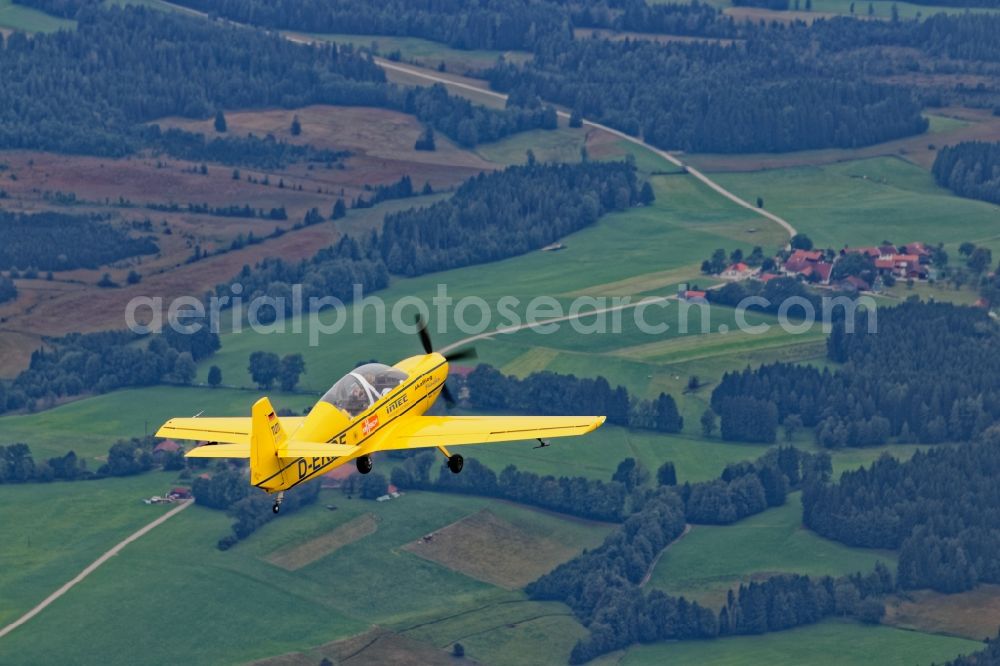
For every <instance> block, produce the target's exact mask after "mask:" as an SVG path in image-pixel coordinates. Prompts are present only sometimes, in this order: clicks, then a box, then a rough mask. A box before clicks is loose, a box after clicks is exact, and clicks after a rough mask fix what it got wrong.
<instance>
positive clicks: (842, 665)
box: [594, 620, 982, 666]
mask: <svg viewBox="0 0 1000 666" xmlns="http://www.w3.org/2000/svg"><path fill="white" fill-rule="evenodd" d="M981 649H982V643H977V642H975V641H969V640H965V639H962V638H951V637H948V636H933V635H930V634H921V633H917V632H914V631H903V630H901V629H892V628H889V627H881V626H876V627H871V626H864V625H860V624H855V623H852V622H846V621H839V620H827V621H826V622H822V623H820V624H816V625H812V626H808V627H799V628H797V629H791V630H789V631H780V632H777V633H773V634H766V635H764V636H738V637H733V638H723V639H720V640H715V641H707V642H705V641H686V642H681V643H656V644H653V645H643V646H639V647H635V648H632V649H631V650H629V651H628V653H627V654H626V655H625V657H624V659H622V660H621V661H620V662H619V663H621V664H622V666H659V665H660V664H670V665H671V666H701V665H702V664H712V666H765V665H766V666H801V665H802V664H809V666H847V665H856V666H862V665H875V664H877V665H878V666H913V665H914V664H920V665H921V666H928V665H929V664H931V663H932V662H936V663H939V664H940V663H943V662H945V661H948V660H949V659H953V658H954V657H957V656H958V655H960V654H968V653H969V652H976V651H978V650H981ZM594 663H595V664H611V663H615V662H613V661H612V660H610V659H608V660H598V661H596V662H594Z"/></svg>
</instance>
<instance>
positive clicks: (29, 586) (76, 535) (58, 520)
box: [0, 472, 177, 631]
mask: <svg viewBox="0 0 1000 666" xmlns="http://www.w3.org/2000/svg"><path fill="white" fill-rule="evenodd" d="M176 476H177V475H176V474H170V473H163V472H158V473H153V474H146V475H143V476H137V477H128V478H122V479H106V480H103V481H94V482H90V481H79V482H75V483H51V484H26V485H23V486H0V523H2V524H3V534H4V537H3V543H2V545H0V598H2V599H3V600H4V603H3V604H0V626H5V625H7V624H8V623H9V622H12V621H13V620H15V619H17V618H18V617H20V616H21V615H22V614H23V613H25V612H27V611H28V610H29V609H30V608H32V607H33V606H34V605H35V604H37V603H38V602H40V601H41V600H42V599H44V598H45V597H46V596H47V595H48V594H50V593H51V592H54V591H55V590H56V588H58V587H59V586H60V585H62V584H63V583H65V582H66V581H68V580H70V579H71V578H73V576H75V575H76V574H78V573H79V572H80V570H82V569H83V568H84V567H86V566H87V565H88V564H90V563H91V562H93V561H94V560H95V559H97V558H98V557H99V556H100V555H101V553H103V552H104V551H106V550H107V549H108V548H110V547H112V546H113V545H115V544H116V543H118V542H119V541H121V540H122V539H124V538H125V537H127V536H128V535H129V534H131V533H132V532H134V531H135V530H137V529H139V528H140V527H142V526H143V525H145V524H146V523H148V522H150V521H152V520H155V519H156V518H158V517H159V516H161V515H162V514H163V513H164V512H165V511H167V507H165V506H164V505H153V506H150V505H146V504H143V503H142V501H141V500H142V499H143V498H145V497H149V496H150V495H162V494H164V493H166V491H168V490H169V489H170V487H171V485H172V484H173V482H174V480H175V479H176ZM69 544H72V547H71V548H70V547H67V546H68V545H69ZM28 631H30V629H28Z"/></svg>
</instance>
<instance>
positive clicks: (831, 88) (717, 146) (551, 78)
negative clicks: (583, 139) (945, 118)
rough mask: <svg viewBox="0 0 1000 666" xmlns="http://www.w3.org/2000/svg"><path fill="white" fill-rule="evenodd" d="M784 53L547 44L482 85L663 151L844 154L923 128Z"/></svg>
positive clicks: (868, 93) (866, 88)
mask: <svg viewBox="0 0 1000 666" xmlns="http://www.w3.org/2000/svg"><path fill="white" fill-rule="evenodd" d="M785 46H787V45H785V44H782V43H781V42H780V41H775V42H774V43H772V41H771V40H770V39H765V38H761V39H758V40H751V41H748V42H746V43H736V44H733V45H731V46H723V45H720V44H718V43H710V42H695V43H677V42H672V43H668V44H657V43H654V42H649V41H639V40H637V41H628V40H626V41H619V42H614V41H609V40H597V39H585V40H576V41H572V42H552V43H551V44H549V43H547V44H545V45H543V46H542V47H539V48H538V49H536V51H535V54H534V58H533V59H532V60H531V61H529V62H528V63H526V64H525V65H523V66H517V65H514V64H510V63H497V64H496V65H495V66H494V67H493V68H491V69H490V70H489V72H488V73H487V75H488V78H489V81H490V85H491V86H492V87H493V88H495V89H497V90H500V91H504V92H510V93H515V92H516V91H517V90H518V89H520V88H527V89H530V90H532V91H534V92H535V93H537V94H538V95H539V96H540V97H542V98H543V99H546V100H549V101H553V102H556V103H559V104H562V105H565V106H567V107H570V108H573V109H575V110H577V111H578V112H579V113H581V114H582V115H583V116H585V117H587V118H592V119H594V120H597V121H599V122H602V123H604V124H607V125H610V126H611V127H614V128H616V129H619V130H621V131H623V132H626V133H628V134H632V135H641V136H642V137H643V139H644V140H645V141H647V142H649V143H651V144H653V145H655V146H657V147H660V148H665V149H679V150H690V151H701V152H718V153H734V152H736V153H739V152H765V151H766V152H780V151H789V150H804V149H808V148H822V147H834V146H835V147H840V148H851V147H857V146H864V145H869V144H872V143H878V142H881V141H886V140H889V139H893V138H897V137H901V136H907V135H911V134H919V133H921V132H923V131H925V130H926V129H927V121H926V120H925V119H924V118H923V117H922V116H921V115H920V105H919V104H918V103H917V101H916V100H915V99H914V98H913V97H912V95H911V93H910V92H909V91H907V90H904V89H902V88H895V87H891V86H887V85H884V84H880V83H874V82H871V81H867V80H865V79H863V78H859V77H857V76H856V74H855V72H853V71H850V70H849V69H847V68H844V67H838V66H836V64H835V62H834V61H830V62H826V61H819V60H817V59H814V58H812V57H809V56H804V55H803V56H802V57H797V56H796V55H795V53H794V51H789V50H787V49H785V48H784V47H785Z"/></svg>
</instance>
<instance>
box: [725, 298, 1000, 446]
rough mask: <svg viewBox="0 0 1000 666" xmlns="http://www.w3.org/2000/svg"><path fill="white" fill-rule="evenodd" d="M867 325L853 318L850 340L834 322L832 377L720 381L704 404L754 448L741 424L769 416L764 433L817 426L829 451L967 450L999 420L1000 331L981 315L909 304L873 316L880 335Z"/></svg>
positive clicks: (806, 374) (782, 367) (792, 369)
mask: <svg viewBox="0 0 1000 666" xmlns="http://www.w3.org/2000/svg"><path fill="white" fill-rule="evenodd" d="M869 316H871V317H875V316H876V315H874V314H869V313H862V314H860V315H859V316H858V317H857V319H856V320H855V321H854V331H855V332H853V333H848V332H846V327H847V322H845V321H844V320H840V321H837V322H834V324H833V326H832V329H831V332H830V336H829V338H828V340H827V354H828V357H829V358H830V360H831V361H835V362H837V363H839V364H842V365H841V366H840V367H839V368H837V369H835V370H832V371H831V370H830V369H829V368H823V369H822V370H818V369H817V368H815V367H813V366H808V365H795V364H785V363H774V364H767V365H762V366H760V367H759V368H757V369H753V370H751V369H749V368H747V369H745V370H741V371H735V372H728V373H726V374H725V375H724V376H723V378H722V380H721V381H720V382H719V385H718V386H717V387H716V388H715V390H714V391H713V392H712V400H711V404H712V409H713V410H715V412H716V413H717V414H719V415H720V416H721V417H722V430H723V434H724V435H725V433H726V432H727V431H728V432H730V433H732V435H731V438H732V439H744V438H749V439H751V441H760V440H758V439H753V438H751V437H750V434H751V433H748V432H747V431H746V426H745V425H743V424H741V423H740V421H741V420H744V419H746V420H752V421H754V423H756V422H757V421H759V419H761V418H762V417H761V416H760V412H761V410H762V409H767V410H768V412H770V411H771V409H772V408H773V409H774V410H775V412H776V413H775V417H776V418H775V419H774V420H773V421H772V420H771V416H770V414H769V415H768V416H767V419H768V424H767V429H768V431H769V429H770V425H771V423H781V422H785V421H786V419H788V418H789V417H790V416H791V417H793V418H795V419H796V420H798V421H799V422H800V423H801V424H802V425H805V426H807V427H813V426H815V428H816V431H815V432H816V438H817V442H818V443H819V444H820V445H821V446H824V447H827V448H840V447H845V446H875V445H879V444H885V443H886V442H888V441H890V440H894V441H897V442H900V443H907V442H922V443H927V444H935V443H939V442H944V441H959V442H967V441H970V440H973V439H975V438H976V437H978V436H979V435H980V434H981V433H982V432H983V431H984V430H985V429H986V428H987V427H989V425H990V424H991V423H993V422H994V421H996V420H997V419H998V418H1000V387H998V386H997V383H996V376H997V373H998V371H1000V353H998V350H1000V331H998V329H997V326H996V324H995V322H993V320H992V319H990V317H989V315H988V314H987V312H986V311H985V310H983V309H981V308H971V307H965V306H956V305H952V304H949V303H924V302H906V303H903V304H901V305H897V306H895V307H891V308H879V310H878V312H877V320H876V325H877V333H868V318H869ZM727 421H730V423H729V424H728V425H727ZM755 427H756V426H755ZM754 432H757V431H756V430H754Z"/></svg>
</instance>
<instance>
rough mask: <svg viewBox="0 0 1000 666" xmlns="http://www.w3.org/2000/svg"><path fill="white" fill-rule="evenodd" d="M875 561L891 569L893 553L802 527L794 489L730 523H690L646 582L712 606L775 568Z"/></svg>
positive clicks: (832, 567)
mask: <svg viewBox="0 0 1000 666" xmlns="http://www.w3.org/2000/svg"><path fill="white" fill-rule="evenodd" d="M878 560H882V561H883V562H885V563H886V564H887V565H889V566H890V568H894V567H895V563H896V555H895V553H890V552H879V551H874V550H869V549H864V548H849V547H847V546H844V545H843V544H840V543H837V542H836V541H830V540H828V539H824V538H822V537H820V536H817V535H816V534H814V533H813V532H810V531H809V530H807V529H806V528H804V527H803V526H802V502H801V495H800V493H793V494H791V495H789V497H788V501H787V503H786V504H785V505H784V506H780V507H776V508H774V509H769V510H767V511H765V512H763V513H760V514H757V515H756V516H751V517H750V518H746V519H745V520H741V521H739V522H738V523H735V524H733V525H726V526H717V525H695V526H693V527H692V528H691V531H690V533H688V534H687V535H686V536H685V537H684V538H683V539H681V540H680V541H678V542H677V543H675V544H673V545H672V546H670V548H668V549H667V551H666V552H665V553H663V556H662V557H660V561H659V562H658V563H657V565H656V569H654V570H653V575H652V577H651V578H650V582H649V584H650V585H652V586H654V587H658V588H660V589H663V590H665V591H667V592H669V593H671V594H676V595H681V594H682V595H684V596H685V597H687V598H689V599H695V600H697V601H699V602H701V603H703V604H706V605H708V606H709V607H710V608H717V607H721V606H722V605H723V604H724V603H725V599H726V591H727V590H729V589H731V588H736V587H739V585H740V583H747V582H749V581H750V580H752V579H755V578H762V577H767V576H768V575H772V574H774V573H777V572H783V573H797V574H805V575H809V576H827V575H829V576H840V575H845V574H849V573H854V572H855V571H862V572H868V571H871V570H872V568H873V567H874V566H875V562H876V561H878Z"/></svg>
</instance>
